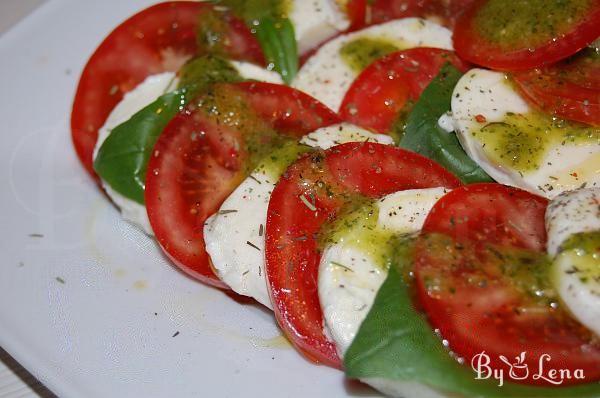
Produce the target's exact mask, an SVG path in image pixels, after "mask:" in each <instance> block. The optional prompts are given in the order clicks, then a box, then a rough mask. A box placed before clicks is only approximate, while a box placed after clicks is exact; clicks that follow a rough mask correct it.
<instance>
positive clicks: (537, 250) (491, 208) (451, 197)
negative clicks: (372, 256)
mask: <svg viewBox="0 0 600 398" xmlns="http://www.w3.org/2000/svg"><path fill="white" fill-rule="evenodd" d="M546 206H547V200H546V199H543V198H541V197H538V196H536V195H533V194H530V193H528V192H525V191H522V190H519V189H516V188H510V187H506V186H503V185H500V184H474V185H469V186H464V187H461V188H458V189H456V190H454V191H452V192H450V193H449V194H447V195H445V196H444V197H443V198H442V199H441V200H439V201H438V202H437V203H436V205H435V206H434V208H433V209H432V210H431V212H430V213H429V216H428V217H427V219H426V221H425V225H424V227H423V229H422V233H421V237H420V239H419V240H418V242H417V248H416V251H415V270H414V272H415V279H416V285H417V296H418V300H419V303H420V304H421V305H422V307H423V309H424V310H425V312H426V313H427V315H428V317H429V320H430V322H431V324H432V326H433V327H434V328H436V329H439V331H440V333H441V336H442V337H443V338H444V339H445V340H447V341H448V342H449V347H450V349H451V350H452V351H453V352H454V353H455V354H456V355H457V356H459V357H462V358H464V359H465V363H466V364H469V363H471V361H472V359H473V358H474V356H475V355H477V354H480V353H482V352H484V351H485V353H486V354H487V355H488V356H489V357H490V359H491V362H490V366H491V367H492V369H497V370H500V369H502V370H503V371H504V372H505V374H506V375H509V372H510V371H514V372H515V373H516V377H523V379H522V380H521V381H520V382H522V383H526V384H540V385H543V384H550V383H548V382H546V381H545V380H543V379H540V378H537V379H536V378H535V377H534V374H536V373H538V370H539V368H540V358H542V363H543V368H544V369H546V372H547V371H548V370H549V369H552V368H554V369H564V370H569V371H571V372H574V371H575V369H583V370H584V374H585V381H584V382H587V383H589V382H591V381H594V380H598V379H599V378H600V345H598V343H597V342H596V343H594V342H593V340H592V335H591V332H589V331H588V330H586V329H585V327H583V326H582V325H580V324H579V323H578V322H576V321H575V320H574V319H573V318H571V316H570V315H568V314H567V311H566V310H565V309H563V308H562V307H560V305H559V306H558V307H557V306H556V305H555V304H556V301H557V298H556V297H554V296H553V294H552V293H548V290H546V289H550V290H552V289H551V288H550V287H549V279H548V277H547V276H544V275H542V276H541V277H540V274H539V272H546V271H547V269H545V268H544V269H542V270H540V269H539V268H535V265H532V264H534V261H535V258H540V256H544V255H545V253H544V252H543V251H544V250H545V245H546V232H545V227H544V214H545V210H546ZM440 234H442V235H440ZM517 249H519V250H520V251H519V252H518V253H521V254H518V255H521V256H524V255H525V254H523V253H529V254H528V255H527V257H524V258H526V259H529V262H520V263H519V262H512V263H511V260H510V257H509V260H508V261H502V260H501V259H502V258H503V256H507V255H511V254H510V253H516V252H515V250H517ZM523 250H526V251H523ZM513 258H514V257H513ZM511 264H512V266H511ZM527 264H530V265H527ZM542 266H543V267H547V266H548V264H546V263H543V264H542ZM534 271H537V272H538V273H537V274H536V273H534ZM544 280H545V281H546V282H544ZM538 295H539V296H540V297H537V296H538ZM551 301H554V302H555V304H551ZM522 352H525V353H526V354H525V357H524V358H521V353H522ZM545 355H549V356H550V358H549V360H547V361H544V360H543V359H544V358H547V357H545ZM502 358H504V359H506V360H507V361H508V362H509V363H514V362H515V358H517V359H518V360H517V363H516V365H517V366H516V367H515V368H514V369H513V368H511V366H509V364H506V363H504V361H503V360H502ZM525 366H527V367H528V368H529V370H530V374H529V375H528V376H527V375H525V374H524V373H523V372H524V369H523V368H524V367H525ZM511 374H512V373H511ZM544 374H545V375H547V373H545V372H544ZM572 374H573V373H572ZM507 380H508V379H507ZM511 381H515V382H519V380H517V379H515V378H512V379H511ZM580 382H582V381H581V380H579V381H578V380H575V379H571V380H565V381H564V383H563V384H564V385H566V384H574V383H580Z"/></svg>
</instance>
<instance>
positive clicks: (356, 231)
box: [319, 188, 447, 357]
mask: <svg viewBox="0 0 600 398" xmlns="http://www.w3.org/2000/svg"><path fill="white" fill-rule="evenodd" d="M446 192H447V191H446V190H445V189H444V188H429V189H414V190H406V191H399V192H396V193H393V194H391V195H388V196H386V197H384V198H383V199H381V200H379V201H377V202H376V208H377V213H378V214H377V223H376V229H378V230H379V231H384V232H387V233H390V234H411V233H415V232H418V231H420V230H421V227H422V226H423V223H424V222H425V218H426V217H427V214H428V213H429V211H430V210H431V208H432V207H433V205H434V204H435V203H436V202H437V201H438V200H439V199H440V198H441V197H442V196H443V195H444V194H445V193H446ZM359 211H360V210H359ZM351 224H352V225H353V226H352V227H351V228H349V229H348V230H347V231H344V232H343V235H342V236H341V237H339V236H338V238H337V239H336V241H337V242H335V243H334V244H331V245H329V246H327V247H326V248H325V250H324V251H323V255H322V257H321V262H320V264H319V299H320V302H321V308H322V310H323V318H324V320H325V331H326V334H327V335H328V336H330V337H331V339H332V340H333V341H334V342H335V344H336V347H337V349H338V353H339V354H340V356H341V357H343V356H344V353H345V352H346V350H347V349H348V347H350V344H351V343H352V340H354V336H355V335H356V332H357V331H358V328H359V327H360V324H361V323H362V322H363V320H364V319H365V317H366V316H367V314H368V313H369V310H370V309H371V305H372V304H373V301H374V300H375V295H376V294H377V291H378V290H379V288H380V287H381V284H382V283H383V282H384V280H385V278H386V276H387V269H386V264H385V263H382V261H384V259H383V258H382V256H381V253H379V252H378V250H379V248H374V250H370V249H369V248H368V247H366V246H371V245H365V242H363V241H361V240H364V239H365V236H364V226H363V224H361V223H360V222H358V223H351ZM372 233H375V234H377V233H378V231H375V232H372V231H370V230H369V232H367V234H372ZM376 240H379V239H376ZM382 244H384V243H383V242H382Z"/></svg>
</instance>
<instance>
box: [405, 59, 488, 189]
mask: <svg viewBox="0 0 600 398" xmlns="http://www.w3.org/2000/svg"><path fill="white" fill-rule="evenodd" d="M461 76H462V74H461V73H460V71H459V70H458V69H456V68H455V67H454V66H452V65H451V64H446V65H444V66H443V67H442V69H441V71H440V73H439V74H438V75H437V76H436V78H435V79H433V81H432V82H431V83H430V84H429V85H428V86H427V88H425V90H424V91H423V93H422V94H421V97H420V98H419V100H418V101H417V103H416V104H415V106H414V108H413V109H412V112H411V113H410V115H409V116H408V119H407V122H406V129H405V133H404V137H403V138H402V140H401V141H400V147H402V148H404V149H408V150H411V151H414V152H417V153H419V154H421V155H423V156H426V157H428V158H430V159H432V160H435V161H436V162H438V163H439V164H441V165H442V166H444V167H445V168H446V169H447V170H449V171H450V172H452V173H454V174H455V175H456V176H457V177H458V178H459V179H460V180H461V181H462V182H463V183H465V184H472V183H475V182H490V181H493V180H492V179H491V178H490V176H488V175H487V174H486V172H485V171H483V169H481V168H480V167H479V166H478V165H477V163H475V162H474V161H473V160H472V159H471V158H470V157H469V156H467V154H466V153H465V151H464V150H463V148H462V146H461V145H460V143H459V142H458V139H457V138H456V134H454V133H448V132H446V131H444V130H443V129H442V128H441V127H440V126H439V125H438V120H439V118H440V116H442V115H443V114H444V113H446V112H447V111H449V110H450V101H451V99H452V91H453V90H454V86H456V83H457V82H458V80H459V79H460V77H461Z"/></svg>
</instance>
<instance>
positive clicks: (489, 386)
mask: <svg viewBox="0 0 600 398" xmlns="http://www.w3.org/2000/svg"><path fill="white" fill-rule="evenodd" d="M411 257H412V256H411V255H410V254H409V252H407V251H406V250H402V251H398V252H397V254H396V255H395V256H394V259H393V264H394V265H393V266H392V267H391V268H390V270H389V274H388V276H387V278H386V280H385V282H384V283H383V285H382V286H381V289H380V290H379V292H378V293H377V296H376V298H375V302H374V303H373V307H372V308H371V311H370V312H369V314H368V315H367V317H366V319H365V320H364V322H363V323H362V325H361V326H360V329H359V331H358V333H357V335H356V337H355V338H354V341H353V342H352V345H351V346H350V348H349V349H348V351H347V352H346V354H345V358H344V366H345V369H346V375H347V376H349V377H351V378H362V379H364V378H385V379H390V380H396V381H411V382H418V383H421V384H424V385H427V386H429V387H431V388H433V389H435V390H438V391H440V392H444V393H446V394H448V396H465V397H479V398H488V397H489V398H492V397H494V398H495V397H497V398H500V397H539V398H541V397H549V398H550V397H563V398H566V397H578V398H584V397H599V396H600V384H599V383H597V382H595V383H590V384H587V385H581V386H575V387H557V388H546V387H534V386H526V385H519V384H513V383H510V384H506V382H505V384H504V385H503V386H502V387H498V383H497V381H496V380H491V379H490V380H476V379H475V377H476V374H475V373H474V372H473V371H472V370H471V369H470V368H469V365H460V364H459V363H458V362H457V361H456V360H455V359H453V358H452V357H451V356H450V354H449V352H448V351H447V350H446V348H445V347H444V346H443V344H442V342H441V341H440V338H439V337H438V336H437V335H436V334H435V333H434V331H433V329H432V327H431V326H430V325H429V323H428V322H427V320H426V318H425V316H424V314H422V313H421V312H419V311H417V310H416V309H415V308H414V306H413V303H412V295H411V288H410V286H409V285H408V283H407V278H405V277H404V276H403V275H406V274H407V270H409V269H410V267H411V266H412V264H411V262H412V261H411ZM507 377H508V376H507Z"/></svg>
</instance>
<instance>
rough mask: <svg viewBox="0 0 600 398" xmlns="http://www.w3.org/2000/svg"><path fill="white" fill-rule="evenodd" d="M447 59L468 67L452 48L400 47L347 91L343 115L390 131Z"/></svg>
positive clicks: (361, 75)
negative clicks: (408, 104)
mask: <svg viewBox="0 0 600 398" xmlns="http://www.w3.org/2000/svg"><path fill="white" fill-rule="evenodd" d="M446 62H450V63H452V64H453V65H454V66H456V67H457V68H458V69H460V70H461V71H467V70H468V68H469V66H468V64H466V63H465V62H463V61H461V60H460V59H459V58H458V57H456V55H454V53H453V52H452V51H448V50H442V49H438V48H427V47H418V48H411V49H408V50H404V51H398V52H395V53H392V54H389V55H387V56H385V57H383V58H381V59H379V60H377V61H375V62H373V63H372V64H371V65H369V66H368V67H367V68H366V69H365V70H364V71H363V72H361V74H360V75H359V76H358V77H357V78H356V79H355V80H354V82H353V83H352V86H350V88H349V89H348V91H347V92H346V95H345V96H344V100H343V101H342V105H341V106H340V115H341V117H342V118H343V119H344V120H347V121H349V122H352V123H354V124H357V125H359V126H361V127H364V128H369V129H373V130H375V131H377V132H379V133H387V132H389V131H390V130H391V129H392V126H393V124H394V122H395V121H396V119H397V117H398V114H399V113H400V112H401V111H402V110H403V109H405V107H406V105H407V103H408V102H410V101H416V100H417V99H418V98H419V97H420V96H421V93H422V92H423V90H425V87H427V85H428V84H429V83H431V81H432V80H433V78H434V77H435V76H437V74H438V73H439V71H440V69H441V68H442V66H443V65H444V64H445V63H446Z"/></svg>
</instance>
